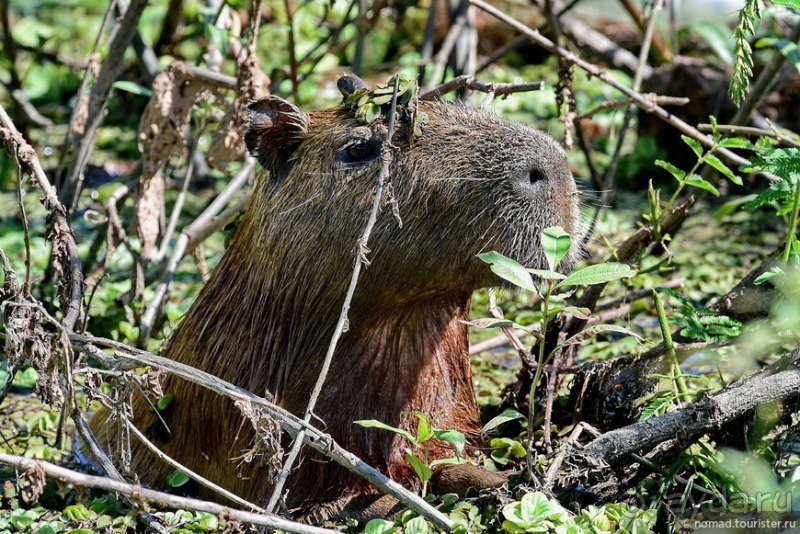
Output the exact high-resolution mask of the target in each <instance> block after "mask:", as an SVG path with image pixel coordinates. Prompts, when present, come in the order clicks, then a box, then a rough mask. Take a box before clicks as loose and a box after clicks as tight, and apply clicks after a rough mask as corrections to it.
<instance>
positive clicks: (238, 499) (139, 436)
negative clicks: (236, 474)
mask: <svg viewBox="0 0 800 534" xmlns="http://www.w3.org/2000/svg"><path fill="white" fill-rule="evenodd" d="M125 424H127V425H128V428H129V429H130V431H131V433H132V434H133V435H134V436H136V439H138V440H139V441H141V442H142V444H143V445H144V446H145V447H147V448H148V449H150V452H152V453H153V454H155V455H156V456H157V457H158V458H159V459H160V460H161V461H163V462H166V463H168V464H169V465H170V466H172V467H174V468H175V469H178V470H180V471H182V472H184V473H186V475H187V476H188V477H189V478H191V479H193V480H195V481H197V482H198V483H199V484H201V485H202V486H205V487H206V488H208V489H210V490H211V491H213V492H214V493H217V494H219V495H221V496H223V497H225V498H226V499H228V500H230V501H232V502H235V503H236V504H239V505H241V506H245V507H247V508H250V509H251V510H253V511H255V512H259V513H264V510H263V509H262V508H261V507H259V506H256V505H255V504H253V503H251V502H248V501H246V500H245V499H242V498H241V497H239V496H238V495H234V494H233V493H231V492H230V491H228V490H226V489H225V488H223V487H220V486H218V485H216V484H214V483H213V482H211V481H210V480H208V479H207V478H204V477H202V476H201V475H198V474H197V473H195V472H194V471H192V470H191V469H189V468H188V467H186V466H185V465H183V464H182V463H180V462H178V461H176V460H173V459H172V458H171V457H170V456H168V455H166V454H164V453H163V452H162V451H161V450H160V449H159V448H158V447H156V445H155V444H154V443H153V442H152V441H150V440H149V439H147V437H146V436H145V435H144V434H142V432H141V431H140V430H139V429H138V428H136V426H135V425H134V424H133V423H132V422H131V421H130V420H129V419H127V418H126V419H125Z"/></svg>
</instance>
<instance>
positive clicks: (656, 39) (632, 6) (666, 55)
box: [622, 0, 672, 62]
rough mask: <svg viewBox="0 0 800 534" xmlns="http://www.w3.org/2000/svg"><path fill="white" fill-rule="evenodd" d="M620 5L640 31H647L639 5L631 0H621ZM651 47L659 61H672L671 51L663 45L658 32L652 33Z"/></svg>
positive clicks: (646, 24)
mask: <svg viewBox="0 0 800 534" xmlns="http://www.w3.org/2000/svg"><path fill="white" fill-rule="evenodd" d="M622 5H623V6H625V9H626V10H627V11H628V14H629V15H630V16H631V18H632V19H633V21H634V22H635V23H636V25H637V26H638V27H639V31H640V32H645V33H646V32H647V29H646V28H647V26H648V23H647V22H646V21H645V16H644V14H643V13H642V11H641V10H640V9H639V6H637V5H636V3H635V2H634V1H633V0H622ZM653 47H654V48H655V51H656V56H657V57H658V59H659V60H660V61H665V62H670V61H672V52H671V51H670V50H669V48H667V47H666V46H665V45H664V40H663V39H662V38H661V35H660V34H659V33H654V34H653Z"/></svg>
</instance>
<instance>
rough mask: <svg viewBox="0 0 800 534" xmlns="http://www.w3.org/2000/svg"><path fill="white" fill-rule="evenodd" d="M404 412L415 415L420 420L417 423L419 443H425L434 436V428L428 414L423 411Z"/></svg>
mask: <svg viewBox="0 0 800 534" xmlns="http://www.w3.org/2000/svg"><path fill="white" fill-rule="evenodd" d="M403 413H404V414H409V415H413V416H414V417H416V418H417V419H419V422H418V423H417V439H416V442H417V443H425V442H426V441H428V440H429V439H431V438H432V437H433V428H432V427H431V421H430V419H428V416H427V415H425V414H424V413H422V412H403Z"/></svg>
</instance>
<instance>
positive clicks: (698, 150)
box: [681, 135, 703, 158]
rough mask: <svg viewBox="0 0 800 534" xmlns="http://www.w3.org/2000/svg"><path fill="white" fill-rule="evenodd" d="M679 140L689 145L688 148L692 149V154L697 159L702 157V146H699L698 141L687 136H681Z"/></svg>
mask: <svg viewBox="0 0 800 534" xmlns="http://www.w3.org/2000/svg"><path fill="white" fill-rule="evenodd" d="M681 139H683V142H684V143H686V144H687V145H689V148H691V149H692V152H694V153H695V154H696V155H697V157H698V158H702V157H703V145H701V144H700V141H698V140H697V139H694V138H692V137H689V136H688V135H682V136H681Z"/></svg>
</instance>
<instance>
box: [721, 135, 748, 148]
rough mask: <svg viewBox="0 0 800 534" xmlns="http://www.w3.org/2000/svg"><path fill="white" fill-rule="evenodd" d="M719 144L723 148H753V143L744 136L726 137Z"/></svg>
mask: <svg viewBox="0 0 800 534" xmlns="http://www.w3.org/2000/svg"><path fill="white" fill-rule="evenodd" d="M719 146H721V147H724V148H747V149H751V150H752V149H753V143H751V142H750V141H748V140H747V139H745V138H744V137H726V138H725V139H723V140H722V141H720V142H719Z"/></svg>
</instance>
